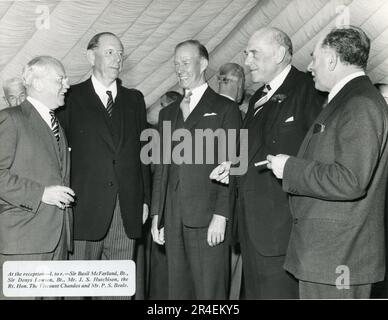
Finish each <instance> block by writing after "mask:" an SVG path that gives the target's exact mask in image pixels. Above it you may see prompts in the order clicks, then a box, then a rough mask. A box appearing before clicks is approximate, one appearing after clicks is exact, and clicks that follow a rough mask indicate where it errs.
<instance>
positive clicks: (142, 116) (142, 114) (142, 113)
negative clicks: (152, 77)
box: [137, 91, 151, 207]
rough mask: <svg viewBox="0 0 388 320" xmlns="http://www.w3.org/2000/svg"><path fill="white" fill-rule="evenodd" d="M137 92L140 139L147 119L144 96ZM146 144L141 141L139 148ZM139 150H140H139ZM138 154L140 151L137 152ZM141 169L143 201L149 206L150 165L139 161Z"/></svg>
mask: <svg viewBox="0 0 388 320" xmlns="http://www.w3.org/2000/svg"><path fill="white" fill-rule="evenodd" d="M138 92H139V97H138V104H137V105H138V108H139V119H138V122H139V129H140V132H139V140H140V134H141V132H142V131H143V130H146V129H147V127H148V125H147V120H146V106H145V102H144V97H143V94H142V93H141V92H140V91H138ZM145 144H146V142H145V141H141V143H140V148H143V147H144V145H145ZM139 151H140V150H139ZM139 154H140V152H139ZM141 171H142V177H143V186H144V203H146V204H147V205H148V207H150V205H151V173H150V166H149V165H147V164H144V163H143V162H141Z"/></svg>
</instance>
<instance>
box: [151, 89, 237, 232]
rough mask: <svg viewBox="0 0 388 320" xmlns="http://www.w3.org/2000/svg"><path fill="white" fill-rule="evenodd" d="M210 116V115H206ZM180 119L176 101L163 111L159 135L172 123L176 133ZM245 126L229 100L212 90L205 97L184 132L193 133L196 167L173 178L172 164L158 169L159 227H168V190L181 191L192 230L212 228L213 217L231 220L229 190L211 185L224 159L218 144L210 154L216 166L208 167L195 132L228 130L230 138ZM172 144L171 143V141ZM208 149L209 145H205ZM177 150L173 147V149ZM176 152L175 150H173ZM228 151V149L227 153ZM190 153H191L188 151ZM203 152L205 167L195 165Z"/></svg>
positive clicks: (155, 203)
mask: <svg viewBox="0 0 388 320" xmlns="http://www.w3.org/2000/svg"><path fill="white" fill-rule="evenodd" d="M206 114H207V115H206ZM178 117H181V111H180V101H175V102H174V103H172V104H171V105H169V106H168V107H166V108H164V109H163V110H161V112H160V115H159V132H160V133H161V134H162V137H163V134H164V138H167V140H168V137H166V132H163V122H164V121H168V122H170V123H171V124H172V132H174V130H175V129H177V122H178ZM240 126H241V116H240V112H239V109H238V106H237V104H236V103H235V102H233V101H231V100H230V99H228V98H225V97H223V96H220V95H218V94H217V93H215V92H214V91H213V90H212V89H211V88H210V87H208V88H207V89H206V91H205V93H204V94H203V96H202V98H201V100H200V101H199V102H198V104H197V106H196V107H195V108H194V110H193V111H192V112H191V113H190V115H189V117H188V118H187V119H186V121H185V122H184V124H183V128H184V129H186V130H188V131H189V132H190V135H191V137H192V150H191V151H192V159H193V164H185V163H184V164H181V165H179V176H178V177H177V176H172V175H171V167H172V165H171V164H168V163H165V164H163V163H162V164H158V165H156V170H155V175H154V181H153V193H152V207H151V215H159V226H160V227H161V226H163V224H164V215H165V208H166V206H165V203H166V197H167V192H166V191H167V188H168V187H170V188H171V187H173V188H174V189H175V190H176V189H177V187H178V184H179V188H180V190H181V193H180V194H181V199H179V200H176V201H182V206H181V210H182V211H181V215H182V221H183V223H184V224H185V225H186V226H190V227H206V226H208V225H209V223H210V221H211V219H212V217H213V214H218V215H222V216H225V217H226V218H229V217H230V212H229V201H228V199H229V194H228V193H229V189H228V187H227V186H225V185H222V184H220V183H217V182H214V181H211V180H210V179H209V175H210V173H211V171H212V170H213V169H214V168H215V167H216V166H217V165H218V164H219V163H221V162H222V161H225V160H226V159H222V155H221V154H219V153H218V148H217V143H215V144H214V147H213V148H212V149H211V150H209V151H210V152H211V153H212V154H213V155H214V163H211V164H206V162H205V159H206V158H205V157H206V152H205V148H199V149H197V150H196V149H195V143H196V142H195V141H196V139H195V130H196V129H203V130H205V129H210V130H212V131H215V130H217V129H224V130H225V133H226V137H228V131H227V130H228V129H239V128H240ZM170 141H171V139H170ZM203 145H204V146H206V142H205V141H204V143H203ZM175 146H176V144H175V145H173V148H174V147H175ZM173 148H172V149H173ZM224 150H225V149H224ZM163 152H165V154H167V153H169V154H171V150H164V151H163V149H162V153H163ZM185 152H187V150H186V151H185ZM202 152H203V154H202V155H203V164H194V159H195V157H196V156H198V155H201V153H202Z"/></svg>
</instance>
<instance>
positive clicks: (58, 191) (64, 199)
mask: <svg viewBox="0 0 388 320" xmlns="http://www.w3.org/2000/svg"><path fill="white" fill-rule="evenodd" d="M74 196H75V193H74V191H73V190H72V189H70V188H68V187H65V186H49V187H45V188H44V191H43V196H42V202H44V203H46V204H49V205H53V206H57V207H58V208H60V209H65V208H67V207H70V205H71V203H72V202H74V198H73V197H74Z"/></svg>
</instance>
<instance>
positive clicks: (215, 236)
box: [207, 214, 226, 247]
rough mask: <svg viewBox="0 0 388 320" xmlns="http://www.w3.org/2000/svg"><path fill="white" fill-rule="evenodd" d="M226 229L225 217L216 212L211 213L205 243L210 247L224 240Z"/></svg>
mask: <svg viewBox="0 0 388 320" xmlns="http://www.w3.org/2000/svg"><path fill="white" fill-rule="evenodd" d="M225 229H226V218H225V217H223V216H220V215H218V214H213V218H212V221H210V225H209V228H208V230H207V243H208V244H209V246H211V247H215V246H216V245H218V244H220V243H221V242H224V240H225Z"/></svg>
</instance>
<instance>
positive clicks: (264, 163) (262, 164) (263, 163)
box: [255, 160, 269, 167]
mask: <svg viewBox="0 0 388 320" xmlns="http://www.w3.org/2000/svg"><path fill="white" fill-rule="evenodd" d="M268 163H269V161H268V160H264V161H260V162H256V163H255V167H260V166H264V165H266V164H268Z"/></svg>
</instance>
